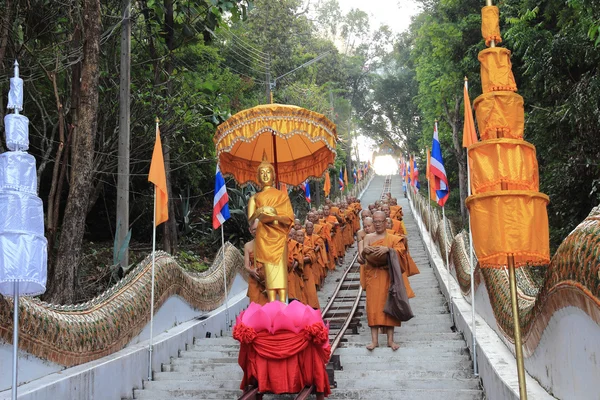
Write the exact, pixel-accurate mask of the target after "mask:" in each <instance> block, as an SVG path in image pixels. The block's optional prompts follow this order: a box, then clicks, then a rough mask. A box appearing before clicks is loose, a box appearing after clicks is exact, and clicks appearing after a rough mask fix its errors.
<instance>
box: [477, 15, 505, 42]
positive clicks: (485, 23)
mask: <svg viewBox="0 0 600 400" xmlns="http://www.w3.org/2000/svg"><path fill="white" fill-rule="evenodd" d="M499 17H500V10H498V7H495V6H486V7H483V8H482V9H481V36H483V39H484V40H485V45H486V46H488V47H489V45H490V42H491V41H492V40H493V41H494V42H496V44H500V43H501V42H502V37H501V36H500V23H499Z"/></svg>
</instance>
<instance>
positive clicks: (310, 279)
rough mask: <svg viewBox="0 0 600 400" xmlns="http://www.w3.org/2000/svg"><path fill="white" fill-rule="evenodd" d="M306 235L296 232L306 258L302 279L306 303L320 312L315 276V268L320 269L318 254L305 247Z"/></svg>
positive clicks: (301, 231)
mask: <svg viewBox="0 0 600 400" xmlns="http://www.w3.org/2000/svg"><path fill="white" fill-rule="evenodd" d="M304 239H305V234H304V231H303V230H299V231H296V241H297V242H298V243H300V244H301V245H302V255H303V256H304V260H303V268H302V278H303V280H304V295H305V298H306V303H305V304H308V305H309V306H311V307H312V308H314V309H315V310H320V309H321V306H320V305H319V297H318V296H317V285H316V283H315V276H314V274H313V266H314V268H318V264H317V254H316V253H315V250H314V249H313V248H311V247H308V246H304Z"/></svg>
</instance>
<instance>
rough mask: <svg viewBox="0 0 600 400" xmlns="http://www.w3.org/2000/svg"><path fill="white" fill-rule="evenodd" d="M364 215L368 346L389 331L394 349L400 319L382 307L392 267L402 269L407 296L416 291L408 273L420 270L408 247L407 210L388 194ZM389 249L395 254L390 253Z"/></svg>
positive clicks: (361, 247) (361, 239)
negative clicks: (405, 223) (405, 221)
mask: <svg viewBox="0 0 600 400" xmlns="http://www.w3.org/2000/svg"><path fill="white" fill-rule="evenodd" d="M361 217H362V224H363V229H362V230H361V231H359V232H358V233H357V241H358V252H359V257H358V260H359V262H360V264H361V268H360V281H361V286H362V287H363V289H364V290H365V291H366V294H367V302H366V308H367V323H368V325H369V327H370V328H371V343H370V344H368V345H367V349H368V350H373V349H375V348H376V347H378V346H379V341H378V339H379V333H380V331H383V332H382V333H385V334H386V335H387V346H388V347H390V348H391V349H392V350H394V351H395V350H398V348H399V345H398V344H397V343H395V342H394V327H396V326H400V325H401V322H400V321H399V320H397V319H396V318H394V317H392V316H390V315H388V314H386V313H385V312H384V311H383V310H384V307H385V304H386V301H387V300H388V289H389V287H390V284H391V278H390V272H389V270H390V267H392V268H395V269H396V270H397V271H398V274H400V273H401V275H402V279H403V282H404V287H405V288H406V294H407V297H408V298H412V297H415V293H414V291H413V290H412V288H411V286H410V283H409V280H408V277H409V276H413V275H416V274H418V273H419V269H418V268H417V265H416V264H415V262H414V260H413V259H412V257H411V256H410V253H409V251H408V238H407V236H406V227H405V225H404V221H403V217H404V214H403V212H402V207H400V206H399V205H397V201H396V199H395V198H392V197H390V196H389V194H388V197H387V198H386V199H385V200H382V201H381V202H377V203H376V204H373V205H369V210H365V211H363V212H362V213H361ZM390 252H394V253H395V256H396V257H390V256H389V253H390ZM390 263H392V264H393V263H395V264H396V265H393V266H391V265H390Z"/></svg>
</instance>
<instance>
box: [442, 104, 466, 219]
mask: <svg viewBox="0 0 600 400" xmlns="http://www.w3.org/2000/svg"><path fill="white" fill-rule="evenodd" d="M460 104H461V97H460V96H456V97H455V98H454V110H452V111H450V110H449V107H448V104H447V103H446V102H444V111H445V113H446V118H447V120H448V124H450V127H451V128H452V144H453V145H454V146H453V148H452V150H453V152H454V156H455V157H456V160H457V162H458V187H459V191H460V216H461V218H462V223H463V226H466V225H467V223H468V217H467V206H466V201H467V194H468V188H467V185H468V180H467V160H466V152H465V151H464V149H463V147H462V137H461V135H460V134H461V130H460V121H461V119H460Z"/></svg>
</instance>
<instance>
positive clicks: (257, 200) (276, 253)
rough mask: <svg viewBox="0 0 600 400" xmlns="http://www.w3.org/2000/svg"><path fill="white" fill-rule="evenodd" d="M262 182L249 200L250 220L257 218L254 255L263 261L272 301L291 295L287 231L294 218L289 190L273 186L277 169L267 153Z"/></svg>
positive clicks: (260, 177)
mask: <svg viewBox="0 0 600 400" xmlns="http://www.w3.org/2000/svg"><path fill="white" fill-rule="evenodd" d="M258 182H259V183H260V185H261V187H262V190H261V191H260V192H258V193H256V194H255V195H253V196H252V197H250V200H249V201H248V221H254V220H255V219H257V220H258V221H259V222H258V226H257V228H256V237H255V239H254V257H255V259H256V261H258V262H260V263H262V265H263V266H264V271H265V286H266V290H267V298H268V299H269V301H275V300H276V298H277V295H279V300H280V301H282V302H285V301H286V299H287V281H288V279H287V258H288V257H287V254H286V250H287V246H286V240H287V234H288V232H289V228H290V226H291V225H292V222H293V219H294V212H293V210H292V204H291V203H290V198H289V197H288V195H287V193H284V192H282V191H280V190H278V189H276V188H274V187H273V184H274V183H275V169H274V168H273V166H272V165H271V164H269V162H268V161H266V157H265V156H263V161H262V162H261V163H260V164H259V166H258Z"/></svg>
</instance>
